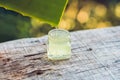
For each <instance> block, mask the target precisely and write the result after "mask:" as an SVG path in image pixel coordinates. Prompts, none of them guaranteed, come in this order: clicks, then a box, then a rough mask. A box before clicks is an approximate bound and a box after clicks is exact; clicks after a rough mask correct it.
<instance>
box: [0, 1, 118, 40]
mask: <svg viewBox="0 0 120 80" xmlns="http://www.w3.org/2000/svg"><path fill="white" fill-rule="evenodd" d="M117 25H120V1H119V0H69V2H68V4H67V7H66V10H65V12H64V14H63V17H62V19H61V21H60V23H59V25H58V28H62V29H66V30H69V31H76V30H85V29H95V28H105V27H112V26H117ZM51 29H53V27H51V26H50V25H49V24H46V23H44V22H41V21H38V20H36V19H33V18H30V17H27V16H23V15H21V14H19V13H17V12H14V11H10V10H7V9H4V8H2V7H0V42H4V41H9V40H14V39H20V38H26V37H27V38H28V37H40V36H43V35H45V34H47V33H48V31H49V30H51Z"/></svg>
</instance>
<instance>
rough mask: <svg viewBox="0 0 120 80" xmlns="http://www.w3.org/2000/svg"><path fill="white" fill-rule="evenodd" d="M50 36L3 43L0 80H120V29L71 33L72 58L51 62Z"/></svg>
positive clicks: (0, 52)
mask: <svg viewBox="0 0 120 80" xmlns="http://www.w3.org/2000/svg"><path fill="white" fill-rule="evenodd" d="M46 42H47V36H45V37H41V38H27V39H20V40H15V41H9V42H5V43H1V44H0V80H120V27H114V28H108V29H95V30H87V31H77V32H72V33H71V45H72V57H71V58H70V59H69V60H65V61H56V62H55V61H49V60H48V59H47V56H46Z"/></svg>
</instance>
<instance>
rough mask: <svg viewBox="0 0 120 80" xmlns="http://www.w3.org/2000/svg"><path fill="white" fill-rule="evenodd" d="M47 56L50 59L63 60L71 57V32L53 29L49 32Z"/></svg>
mask: <svg viewBox="0 0 120 80" xmlns="http://www.w3.org/2000/svg"><path fill="white" fill-rule="evenodd" d="M47 56H48V58H49V59H50V60H63V59H69V58H70V57H71V43H70V33H69V32H68V31H66V30H61V29H53V30H51V31H50V32H49V33H48V46H47Z"/></svg>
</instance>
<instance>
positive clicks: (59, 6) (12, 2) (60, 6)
mask: <svg viewBox="0 0 120 80" xmlns="http://www.w3.org/2000/svg"><path fill="white" fill-rule="evenodd" d="M67 2H68V0H0V6H1V7H5V8H6V9H10V10H14V11H17V12H19V13H21V14H23V15H25V16H30V17H33V18H37V19H39V20H41V21H44V22H47V23H49V24H51V25H53V26H56V25H58V23H59V21H60V19H61V16H62V14H63V12H64V9H65V7H66V4H67Z"/></svg>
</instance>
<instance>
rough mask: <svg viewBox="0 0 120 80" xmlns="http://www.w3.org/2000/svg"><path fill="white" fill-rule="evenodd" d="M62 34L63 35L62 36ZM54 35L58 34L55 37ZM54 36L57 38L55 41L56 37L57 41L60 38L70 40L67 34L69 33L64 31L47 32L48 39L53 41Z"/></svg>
mask: <svg viewBox="0 0 120 80" xmlns="http://www.w3.org/2000/svg"><path fill="white" fill-rule="evenodd" d="M58 31H59V32H58ZM62 32H63V34H62ZM56 33H58V34H57V35H56ZM56 36H57V39H58V36H59V39H60V38H64V39H66V38H70V33H69V31H67V30H64V29H52V30H50V31H49V32H48V37H49V38H53V39H55V38H56Z"/></svg>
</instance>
